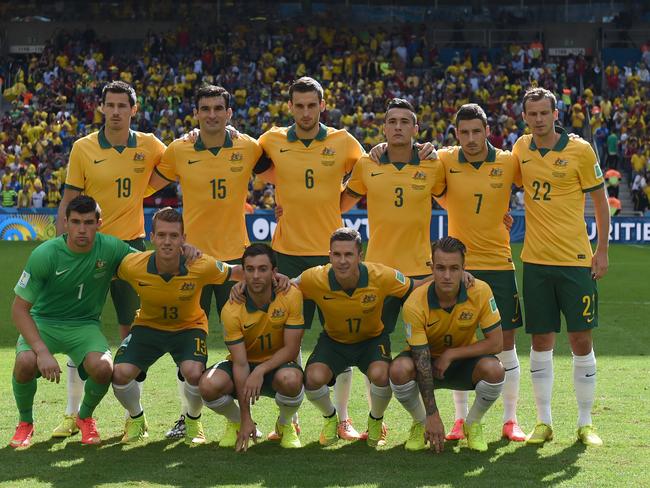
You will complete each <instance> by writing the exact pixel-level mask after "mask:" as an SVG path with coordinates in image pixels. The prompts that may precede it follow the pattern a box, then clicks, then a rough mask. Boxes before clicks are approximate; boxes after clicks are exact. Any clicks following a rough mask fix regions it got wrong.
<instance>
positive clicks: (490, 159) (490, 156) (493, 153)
mask: <svg viewBox="0 0 650 488" xmlns="http://www.w3.org/2000/svg"><path fill="white" fill-rule="evenodd" d="M485 143H486V144H487V147H488V152H487V156H486V157H485V161H472V164H476V163H494V162H495V161H496V160H497V150H496V149H494V146H493V145H492V144H490V141H485ZM458 162H459V163H469V161H467V158H466V157H465V153H464V152H463V149H462V148H461V149H460V150H459V151H458Z"/></svg>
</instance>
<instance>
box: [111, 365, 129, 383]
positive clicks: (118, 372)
mask: <svg viewBox="0 0 650 488" xmlns="http://www.w3.org/2000/svg"><path fill="white" fill-rule="evenodd" d="M133 379H134V376H133V375H131V374H130V371H129V368H128V367H127V365H126V364H116V365H115V367H114V368H113V380H112V381H113V384H115V385H126V384H127V383H129V382H130V381H131V380H133Z"/></svg>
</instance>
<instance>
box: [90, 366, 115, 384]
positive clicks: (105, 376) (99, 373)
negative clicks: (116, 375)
mask: <svg viewBox="0 0 650 488" xmlns="http://www.w3.org/2000/svg"><path fill="white" fill-rule="evenodd" d="M88 376H90V377H91V378H92V379H93V381H94V382H95V383H99V384H100V385H105V384H106V383H110V382H111V379H112V377H113V364H112V363H111V362H109V361H99V362H98V363H97V364H95V365H94V366H93V368H92V371H88Z"/></svg>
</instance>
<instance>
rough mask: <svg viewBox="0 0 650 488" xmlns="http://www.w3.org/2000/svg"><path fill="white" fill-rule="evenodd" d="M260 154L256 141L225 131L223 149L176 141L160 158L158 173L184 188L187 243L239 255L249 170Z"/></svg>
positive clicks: (242, 245)
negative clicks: (233, 137)
mask: <svg viewBox="0 0 650 488" xmlns="http://www.w3.org/2000/svg"><path fill="white" fill-rule="evenodd" d="M261 155H262V149H261V148H260V146H259V144H258V143H257V141H256V140H255V139H253V138H252V137H249V136H247V135H245V134H240V135H239V137H238V138H237V139H231V137H230V135H229V134H228V132H226V139H225V142H224V145H223V146H222V147H211V148H206V147H205V145H204V143H203V141H202V140H201V138H200V137H199V138H198V139H197V141H196V143H195V144H190V143H188V142H184V141H183V140H181V139H177V140H175V141H174V142H172V143H171V144H170V145H169V147H168V148H167V150H166V151H165V153H164V154H163V156H162V160H161V162H160V165H158V166H157V167H156V172H157V173H158V174H159V175H160V176H162V177H163V178H165V179H166V180H169V181H176V180H178V181H179V182H180V184H181V188H182V190H183V220H184V224H185V233H186V234H187V241H188V242H191V243H192V245H194V246H197V247H198V248H199V249H201V250H203V251H205V252H207V253H208V254H210V255H212V256H216V257H217V258H219V259H222V260H224V261H228V260H231V259H239V258H241V256H242V254H243V253H244V249H245V248H246V246H248V245H249V244H250V242H249V240H248V233H247V232H246V220H245V216H244V204H245V203H246V197H247V196H248V182H249V181H250V178H251V174H252V173H253V168H254V167H255V164H256V163H257V160H258V159H259V158H260V156H261Z"/></svg>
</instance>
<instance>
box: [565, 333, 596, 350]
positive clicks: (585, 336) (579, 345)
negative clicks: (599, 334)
mask: <svg viewBox="0 0 650 488" xmlns="http://www.w3.org/2000/svg"><path fill="white" fill-rule="evenodd" d="M569 343H570V344H571V350H572V351H573V354H575V355H576V356H586V355H587V354H589V353H590V352H591V349H592V347H593V344H592V340H591V331H590V330H586V331H581V332H571V333H569Z"/></svg>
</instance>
